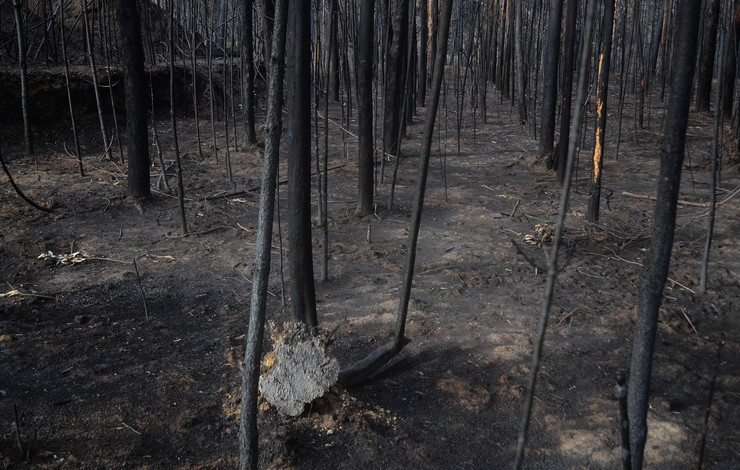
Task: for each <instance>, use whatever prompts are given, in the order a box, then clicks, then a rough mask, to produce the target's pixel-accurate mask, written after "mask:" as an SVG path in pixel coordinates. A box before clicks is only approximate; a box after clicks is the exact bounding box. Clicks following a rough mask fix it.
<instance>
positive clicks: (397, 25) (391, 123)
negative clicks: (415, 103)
mask: <svg viewBox="0 0 740 470" xmlns="http://www.w3.org/2000/svg"><path fill="white" fill-rule="evenodd" d="M389 8H391V19H390V20H391V24H390V26H389V28H388V31H387V32H388V34H389V37H388V39H387V42H386V43H387V45H388V49H387V51H386V92H385V100H384V111H383V112H384V119H383V121H384V129H385V131H384V132H385V142H386V146H387V148H386V149H384V150H385V151H386V152H387V153H390V154H391V155H393V156H394V157H395V158H398V152H399V148H400V145H401V119H403V103H404V93H405V91H406V89H405V86H404V85H405V77H406V62H407V60H406V59H407V48H408V25H409V0H397V1H393V0H391V1H390V2H389Z"/></svg>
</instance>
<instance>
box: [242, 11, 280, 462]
mask: <svg viewBox="0 0 740 470" xmlns="http://www.w3.org/2000/svg"><path fill="white" fill-rule="evenodd" d="M287 6H288V0H278V2H277V5H276V8H275V13H276V15H277V16H276V17H275V21H274V25H275V34H274V35H272V34H271V35H270V37H271V38H274V44H272V45H271V46H270V48H269V50H270V52H271V54H272V55H271V57H270V69H269V70H270V72H269V73H270V77H269V84H268V87H269V90H268V96H267V122H266V124H265V159H264V162H263V166H262V191H261V192H260V208H259V215H258V216H257V243H256V245H257V246H256V247H255V259H254V270H253V273H254V275H253V279H252V300H251V303H250V312H249V329H248V330H247V347H246V350H245V352H244V370H243V372H242V397H241V398H242V413H241V417H240V419H239V468H240V469H241V470H246V469H253V470H255V469H257V467H258V463H259V458H258V456H259V454H258V450H259V444H258V437H259V436H258V430H257V395H258V393H257V391H258V385H259V375H260V358H261V356H262V338H263V336H264V331H265V309H266V306H267V284H268V281H269V276H270V256H271V251H272V222H273V215H274V212H275V191H276V189H277V173H278V160H279V158H280V137H281V136H282V131H283V121H282V109H283V106H282V103H283V75H284V71H285V67H284V65H285V23H286V11H287ZM271 24H272V23H271Z"/></svg>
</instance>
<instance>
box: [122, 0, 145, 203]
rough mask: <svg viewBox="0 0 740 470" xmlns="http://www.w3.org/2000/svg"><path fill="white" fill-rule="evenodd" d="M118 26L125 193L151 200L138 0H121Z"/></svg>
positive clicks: (142, 49)
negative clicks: (123, 97) (123, 99)
mask: <svg viewBox="0 0 740 470" xmlns="http://www.w3.org/2000/svg"><path fill="white" fill-rule="evenodd" d="M116 4H117V5H118V24H119V27H120V29H121V42H122V46H123V68H124V90H125V95H126V135H127V138H128V139H127V141H128V143H127V148H128V193H129V194H130V195H131V196H133V197H136V198H144V199H148V198H150V197H151V191H150V188H149V136H148V131H149V129H148V125H147V124H148V115H147V109H148V99H147V92H146V88H147V84H146V74H145V72H144V45H143V43H142V40H141V18H140V16H139V10H138V2H137V0H121V1H119V2H117V3H116Z"/></svg>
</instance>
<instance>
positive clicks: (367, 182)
mask: <svg viewBox="0 0 740 470" xmlns="http://www.w3.org/2000/svg"><path fill="white" fill-rule="evenodd" d="M374 4H375V2H373V1H372V0H362V2H361V3H360V25H359V38H358V41H357V42H358V44H359V50H358V52H359V57H358V59H359V71H358V74H357V134H358V137H359V139H358V140H359V143H358V150H357V158H358V162H359V178H358V191H357V192H358V196H357V214H358V215H360V216H365V215H369V214H372V212H373V189H374V187H375V181H374V180H375V178H374V159H373V153H374V152H373V52H374V44H373V31H374V29H375V28H374V15H375V13H374V12H373V6H374ZM424 86H425V85H424Z"/></svg>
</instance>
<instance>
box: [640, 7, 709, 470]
mask: <svg viewBox="0 0 740 470" xmlns="http://www.w3.org/2000/svg"><path fill="white" fill-rule="evenodd" d="M700 13H701V1H700V0H681V1H680V2H679V5H678V27H677V31H676V33H677V34H676V46H675V51H674V55H673V57H674V59H673V61H674V63H673V66H672V70H673V78H672V81H671V95H670V98H669V100H668V107H667V109H666V124H665V131H664V140H663V146H662V149H661V164H660V177H659V178H658V200H657V202H656V204H655V218H654V222H653V236H652V241H651V243H650V250H649V251H648V254H647V259H646V261H645V268H644V269H643V272H642V275H641V278H640V284H639V294H638V308H637V323H636V326H635V338H634V341H633V342H632V359H631V366H630V376H629V385H628V391H627V404H628V414H629V421H630V452H631V454H632V468H633V469H634V470H640V469H641V468H642V464H643V452H644V450H645V441H646V439H647V411H648V398H649V391H650V376H651V373H652V367H653V351H654V349H655V335H656V331H657V326H658V310H659V308H660V302H661V298H662V296H663V288H664V287H665V281H666V278H667V276H668V267H669V265H670V258H671V250H672V248H673V232H674V228H675V224H676V201H677V200H678V190H679V184H680V181H681V166H682V164H683V158H684V145H685V139H686V127H687V124H688V114H689V104H690V101H691V85H692V81H693V76H694V63H695V60H696V37H697V33H698V26H699V17H700Z"/></svg>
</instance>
